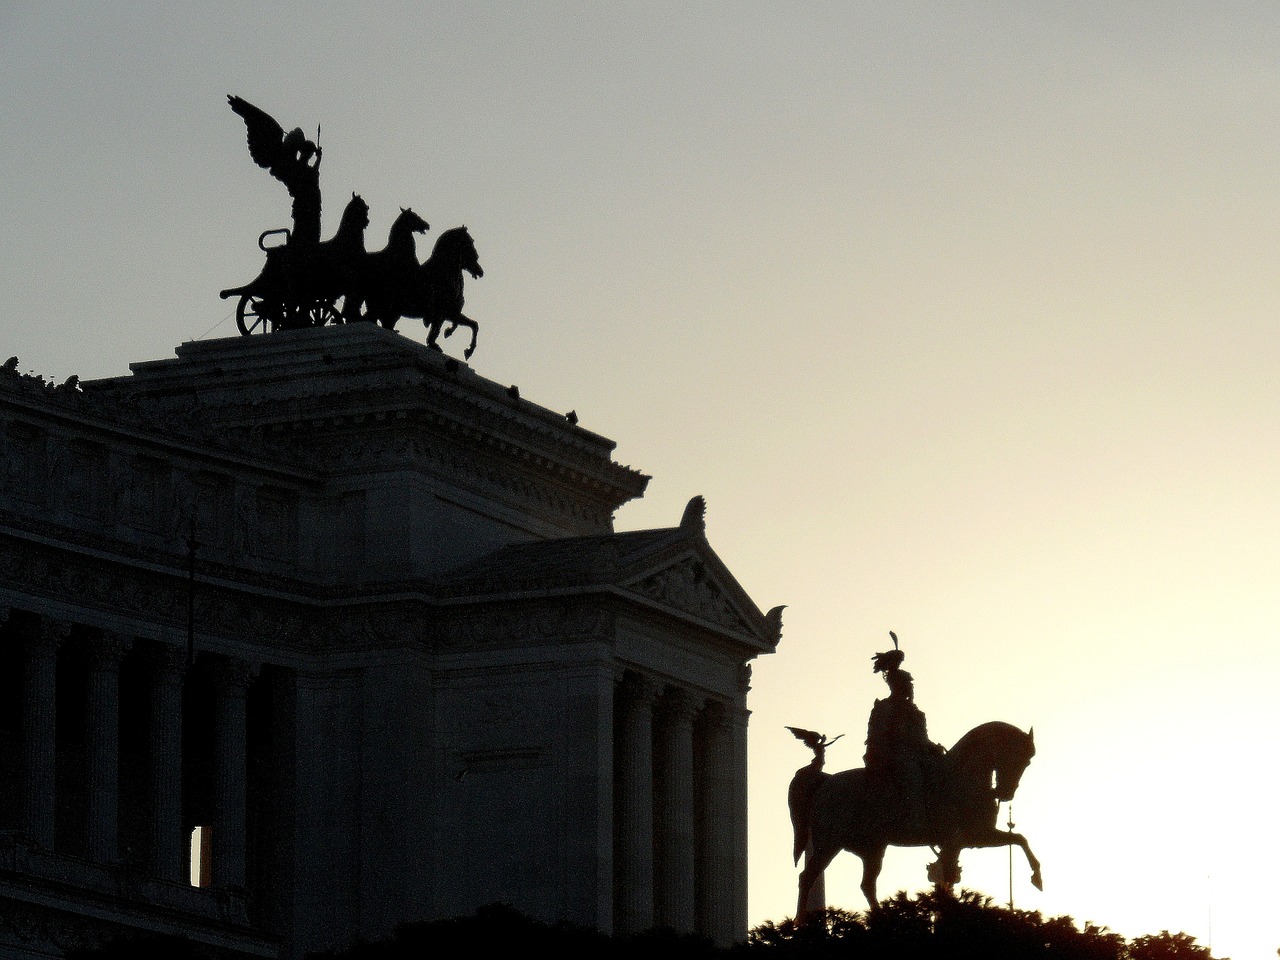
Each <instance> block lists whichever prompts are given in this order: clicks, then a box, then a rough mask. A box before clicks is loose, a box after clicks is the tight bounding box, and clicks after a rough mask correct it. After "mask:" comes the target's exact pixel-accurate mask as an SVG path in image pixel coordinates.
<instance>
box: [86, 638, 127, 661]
mask: <svg viewBox="0 0 1280 960" xmlns="http://www.w3.org/2000/svg"><path fill="white" fill-rule="evenodd" d="M86 646H87V647H88V648H89V660H90V662H91V663H92V664H93V665H94V666H95V667H109V666H115V665H118V664H119V663H120V660H121V659H122V658H123V657H124V655H125V654H126V653H128V652H129V651H130V650H131V649H132V648H133V638H132V637H129V636H126V635H124V634H123V633H116V632H115V631H114V630H101V631H95V632H94V635H93V636H91V637H90V638H89V641H88V643H87V644H86Z"/></svg>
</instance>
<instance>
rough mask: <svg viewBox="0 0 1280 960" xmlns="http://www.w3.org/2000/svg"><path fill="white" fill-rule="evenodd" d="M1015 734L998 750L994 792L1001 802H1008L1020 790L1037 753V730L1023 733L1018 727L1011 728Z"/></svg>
mask: <svg viewBox="0 0 1280 960" xmlns="http://www.w3.org/2000/svg"><path fill="white" fill-rule="evenodd" d="M1011 729H1012V732H1013V734H1016V736H1010V737H1009V738H1008V740H1007V744H1006V746H1005V748H1004V749H1003V750H1000V751H997V754H996V757H995V772H994V783H993V786H992V792H993V793H994V794H995V797H996V799H997V800H999V801H1000V802H1001V803H1008V802H1009V801H1010V800H1012V799H1013V795H1014V794H1015V793H1017V792H1018V784H1019V783H1020V782H1021V781H1022V774H1023V773H1024V772H1026V769H1027V765H1028V764H1029V763H1031V758H1032V757H1034V756H1035V755H1036V738H1035V731H1034V730H1032V731H1031V732H1030V733H1023V732H1022V731H1021V730H1018V729H1017V728H1016V727H1014V728H1011Z"/></svg>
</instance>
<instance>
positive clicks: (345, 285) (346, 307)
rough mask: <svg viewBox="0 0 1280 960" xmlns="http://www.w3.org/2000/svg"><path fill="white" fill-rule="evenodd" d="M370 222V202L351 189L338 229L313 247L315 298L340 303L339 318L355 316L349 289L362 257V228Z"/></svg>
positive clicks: (356, 316)
mask: <svg viewBox="0 0 1280 960" xmlns="http://www.w3.org/2000/svg"><path fill="white" fill-rule="evenodd" d="M368 226H369V205H368V204H367V203H365V202H364V199H363V198H362V197H361V196H360V195H359V194H357V193H355V192H352V194H351V199H350V200H349V201H348V202H347V206H346V209H344V210H343V211H342V220H341V221H339V223H338V231H337V232H336V233H335V234H334V235H333V236H332V237H330V238H329V239H328V240H325V241H323V242H321V243H320V245H319V246H318V247H317V248H316V255H315V261H314V265H313V270H314V272H313V274H312V281H313V284H314V288H315V290H316V295H317V298H318V299H321V300H328V301H330V302H336V301H337V299H338V298H339V297H345V298H346V299H345V300H344V301H343V304H342V314H341V319H342V320H343V321H344V322H347V323H350V322H351V320H353V319H357V318H358V315H357V313H356V307H357V304H356V303H354V302H352V296H351V294H352V290H353V288H354V287H355V286H356V285H357V283H358V281H359V276H360V272H361V269H362V267H363V264H364V259H365V257H366V256H367V254H366V253H365V249H364V231H365V228H366V227H368Z"/></svg>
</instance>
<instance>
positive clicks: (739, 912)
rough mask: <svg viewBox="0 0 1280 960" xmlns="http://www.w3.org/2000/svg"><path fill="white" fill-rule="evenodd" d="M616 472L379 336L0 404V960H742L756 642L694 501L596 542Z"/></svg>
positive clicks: (5, 372) (286, 340)
mask: <svg viewBox="0 0 1280 960" xmlns="http://www.w3.org/2000/svg"><path fill="white" fill-rule="evenodd" d="M613 446H614V445H613V443H612V442H611V441H609V440H607V439H605V438H604V437H601V436H598V435H596V434H594V433H591V432H589V431H587V430H585V429H582V428H581V427H579V426H577V424H576V417H573V416H569V417H566V416H565V415H562V414H557V413H553V412H551V411H549V410H546V409H544V408H542V407H539V406H537V405H536V404H534V403H531V402H529V401H528V400H526V399H523V398H521V397H520V396H519V393H518V391H516V390H514V389H513V388H507V387H505V386H501V385H498V384H495V383H492V382H490V381H487V380H485V379H483V378H482V377H480V376H478V375H476V374H475V373H474V372H473V371H472V370H471V368H470V367H468V366H466V365H465V364H461V363H458V362H456V361H454V360H451V359H448V358H447V357H444V356H443V355H441V354H439V353H435V352H432V351H429V350H427V349H426V348H425V347H423V346H422V345H421V344H417V343H415V342H413V341H410V340H407V339H405V338H403V337H401V336H399V335H397V334H394V333H391V332H388V331H384V330H382V329H379V328H376V327H373V326H372V325H368V326H366V325H359V326H351V327H328V328H319V329H308V330H299V331H291V332H277V333H274V334H271V335H269V336H254V337H242V338H235V339H228V340H215V341H205V342H197V343H187V344H183V345H182V346H181V347H179V348H178V350H177V354H176V357H175V358H173V359H167V360H160V361H152V362H145V363H137V364H134V365H133V366H132V368H131V373H130V375H128V376H122V377H117V378H113V379H108V380H98V381H92V382H86V383H82V384H78V385H77V384H74V383H70V384H65V385H59V386H53V385H51V384H46V383H45V382H44V381H43V380H41V379H40V378H38V377H34V376H30V375H26V376H24V375H21V374H20V373H18V371H17V370H16V369H15V368H14V365H13V364H8V365H6V366H5V367H4V368H3V369H0V450H2V451H3V470H2V471H0V620H2V622H0V658H3V669H0V684H3V685H4V688H5V689H4V690H3V691H0V765H3V776H0V957H24V958H26V957H43V956H61V951H62V950H63V949H64V948H66V947H68V946H72V945H82V944H95V943H101V942H105V941H107V940H110V939H112V938H114V937H117V936H120V935H121V934H124V933H129V932H156V933H183V934H185V935H187V936H189V937H191V938H193V939H195V940H197V941H198V942H200V943H201V944H203V945H205V947H206V949H208V950H210V951H211V952H212V953H214V954H216V955H219V956H225V957H277V956H278V957H285V958H299V957H302V956H304V955H305V954H306V953H307V952H309V951H314V950H321V949H335V948H340V947H343V946H346V945H348V944H349V943H351V942H352V941H353V940H354V939H355V938H357V937H363V938H365V939H375V938H378V937H381V936H385V935H388V934H389V933H390V932H391V931H392V930H393V929H394V926H395V925H396V924H397V923H399V922H402V921H407V920H415V919H424V918H432V917H442V916H451V915H456V914H460V913H465V912H469V911H471V910H473V909H474V908H475V907H476V906H479V905H481V904H484V903H488V902H492V901H505V902H508V903H510V904H512V905H514V906H515V907H517V908H518V909H520V910H522V911H524V912H526V913H528V914H531V915H533V916H536V917H539V918H543V919H548V920H554V919H566V920H571V921H575V922H579V923H584V924H590V925H594V926H596V927H599V928H601V929H603V930H606V931H616V932H627V931H639V930H643V929H647V928H649V927H651V926H654V925H668V926H671V927H674V928H675V929H677V930H680V931H691V932H701V933H704V934H707V935H709V936H711V937H713V938H714V939H716V940H717V941H720V942H729V941H732V940H734V939H735V938H739V937H741V936H742V935H743V934H744V933H745V931H746V837H745V829H746V828H745V824H746V736H747V716H748V711H747V707H746V696H747V688H748V678H749V675H750V673H749V667H748V664H749V662H750V661H751V660H752V659H753V658H754V657H756V656H758V655H760V654H767V653H770V652H772V651H773V650H774V649H775V647H776V645H777V643H778V640H779V635H780V626H781V625H780V608H778V609H776V610H775V611H773V612H771V613H769V614H763V613H762V612H761V611H760V609H759V608H758V607H757V606H756V605H755V604H754V603H753V602H752V600H751V599H750V598H749V597H748V596H747V595H746V594H745V593H744V591H743V590H742V588H741V587H740V586H739V585H738V583H737V582H736V581H735V580H734V578H733V576H732V575H731V574H730V573H729V571H728V570H727V569H726V567H725V566H724V564H723V563H722V562H721V561H720V559H719V558H718V557H717V556H716V554H715V552H714V551H713V550H712V548H711V546H710V545H709V543H708V541H707V538H706V533H705V528H704V521H703V504H702V502H701V499H700V498H696V497H695V498H694V499H693V500H692V501H691V502H690V504H689V507H688V509H687V510H686V511H685V514H684V516H683V518H680V519H679V522H678V523H675V524H674V525H673V526H671V527H669V528H664V529H656V530H642V531H632V532H615V531H614V527H613V518H614V513H615V511H617V510H618V508H619V507H621V506H622V505H623V504H625V503H626V502H627V501H629V500H631V499H633V498H636V497H639V496H641V495H642V494H643V492H644V489H645V485H646V483H647V480H648V478H647V477H646V476H644V475H643V474H641V473H639V472H637V471H635V470H633V469H631V468H629V467H625V466H621V465H619V464H618V463H615V462H614V461H613V459H612V450H613ZM675 519H676V518H673V520H675Z"/></svg>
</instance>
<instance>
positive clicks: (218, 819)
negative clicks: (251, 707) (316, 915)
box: [213, 659, 254, 887]
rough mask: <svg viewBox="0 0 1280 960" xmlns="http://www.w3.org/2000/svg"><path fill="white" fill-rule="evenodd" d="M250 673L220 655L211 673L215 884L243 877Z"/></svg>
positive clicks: (231, 883) (248, 668) (241, 664)
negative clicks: (247, 706)
mask: <svg viewBox="0 0 1280 960" xmlns="http://www.w3.org/2000/svg"><path fill="white" fill-rule="evenodd" d="M253 672H254V671H253V668H252V666H251V665H250V664H248V663H245V662H244V661H243V660H233V659H222V660H220V661H219V662H218V665H217V669H216V670H215V674H214V678H215V679H214V683H215V687H216V695H217V705H216V707H215V715H214V737H215V740H214V746H213V766H214V777H215V782H214V819H213V882H214V885H215V886H219V887H227V886H236V887H243V886H244V882H245V839H246V838H245V813H246V783H245V769H246V762H245V721H246V709H245V697H246V696H247V695H248V692H249V680H250V679H251V678H252V677H253Z"/></svg>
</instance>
